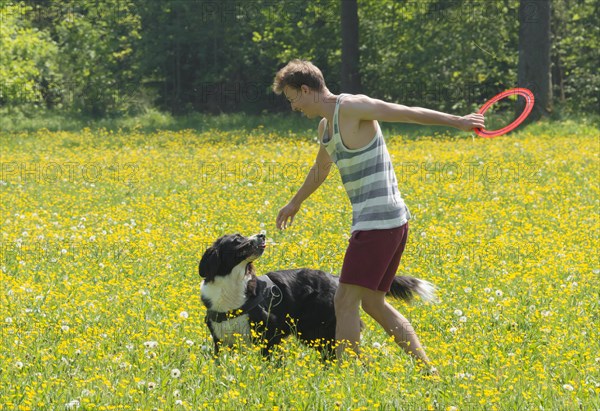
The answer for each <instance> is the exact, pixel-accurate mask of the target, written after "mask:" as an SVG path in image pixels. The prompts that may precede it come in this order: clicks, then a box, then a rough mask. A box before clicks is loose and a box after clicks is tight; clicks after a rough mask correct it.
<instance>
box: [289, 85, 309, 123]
mask: <svg viewBox="0 0 600 411" xmlns="http://www.w3.org/2000/svg"><path fill="white" fill-rule="evenodd" d="M283 94H284V95H285V98H287V100H288V101H289V102H290V105H291V107H292V110H294V111H300V112H302V113H304V115H305V116H306V117H308V118H312V117H314V116H315V115H316V114H315V113H314V112H313V103H314V101H313V96H314V92H313V91H312V90H311V89H310V88H309V87H308V86H304V85H303V86H301V87H300V88H294V87H292V86H285V87H284V89H283Z"/></svg>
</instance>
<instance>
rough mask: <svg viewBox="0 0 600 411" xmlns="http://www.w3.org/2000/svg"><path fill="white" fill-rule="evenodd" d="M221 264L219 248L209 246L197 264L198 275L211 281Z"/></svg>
mask: <svg viewBox="0 0 600 411" xmlns="http://www.w3.org/2000/svg"><path fill="white" fill-rule="evenodd" d="M220 265H221V256H220V255H219V250H217V249H216V248H215V247H211V248H209V249H208V250H206V252H205V253H204V255H203V256H202V259H201V260H200V264H198V271H199V274H200V277H202V278H205V279H206V280H207V281H212V280H213V279H214V278H215V276H216V275H217V272H218V270H219V266H220Z"/></svg>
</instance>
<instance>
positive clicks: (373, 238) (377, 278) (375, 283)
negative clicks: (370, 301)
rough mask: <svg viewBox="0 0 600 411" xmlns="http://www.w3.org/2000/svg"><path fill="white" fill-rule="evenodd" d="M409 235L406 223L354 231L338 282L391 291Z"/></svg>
mask: <svg viewBox="0 0 600 411" xmlns="http://www.w3.org/2000/svg"><path fill="white" fill-rule="evenodd" d="M407 238H408V223H406V224H404V225H403V226H401V227H397V228H390V229H385V230H365V231H355V232H353V233H352V236H351V237H350V244H349V245H348V249H347V250H346V255H345V256H344V265H343V266H342V274H341V275H340V283H344V284H352V285H359V286H361V287H365V288H369V289H371V290H375V291H385V292H388V291H390V286H391V285H392V281H393V280H394V277H395V276H396V271H397V270H398V265H399V264H400V258H401V257H402V253H403V252H404V246H405V245H406V239H407Z"/></svg>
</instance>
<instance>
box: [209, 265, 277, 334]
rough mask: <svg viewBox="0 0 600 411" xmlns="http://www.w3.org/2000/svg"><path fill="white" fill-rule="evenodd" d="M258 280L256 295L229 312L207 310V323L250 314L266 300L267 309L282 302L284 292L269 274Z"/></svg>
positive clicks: (257, 278) (220, 321)
mask: <svg viewBox="0 0 600 411" xmlns="http://www.w3.org/2000/svg"><path fill="white" fill-rule="evenodd" d="M256 281H257V283H256V294H255V295H254V297H252V298H251V299H249V300H248V301H246V302H245V303H244V305H242V306H241V307H240V308H236V309H235V310H229V311H227V312H220V311H213V310H207V311H206V318H205V321H206V322H207V323H208V322H209V321H211V322H215V323H222V322H224V321H227V320H231V319H233V318H237V317H239V316H241V315H244V314H248V313H249V312H250V311H252V310H253V309H255V308H256V307H258V306H259V305H260V304H261V303H262V302H264V301H268V304H267V305H266V308H267V309H269V308H271V307H275V306H276V305H278V304H279V303H280V302H281V298H282V296H283V294H282V293H281V290H280V289H279V287H277V286H276V285H275V284H274V283H273V281H271V279H270V278H269V277H268V276H266V275H263V276H260V277H256Z"/></svg>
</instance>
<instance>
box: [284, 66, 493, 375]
mask: <svg viewBox="0 0 600 411" xmlns="http://www.w3.org/2000/svg"><path fill="white" fill-rule="evenodd" d="M273 90H274V91H275V93H277V94H281V93H284V94H285V97H286V98H287V99H288V100H289V102H290V104H291V106H292V110H294V111H301V112H302V113H304V114H305V115H306V116H307V117H309V118H315V117H320V118H321V121H320V123H319V129H318V130H319V143H320V147H319V152H318V153H317V158H316V161H315V164H314V165H313V166H312V168H311V169H310V171H309V173H308V176H307V177H306V179H305V181H304V183H303V184H302V186H301V187H300V189H299V190H298V192H297V193H296V195H294V197H293V198H292V199H291V200H290V202H289V203H288V204H287V205H286V206H284V207H283V208H282V209H281V210H280V211H279V214H278V215H277V227H278V228H279V229H280V230H281V229H285V228H287V227H288V226H290V225H291V224H292V223H293V221H294V216H295V215H296V214H297V213H298V211H299V210H300V205H301V204H302V202H303V201H304V200H306V199H307V198H308V197H309V196H310V195H311V194H312V193H313V192H314V191H315V190H316V189H317V188H318V187H319V186H320V185H321V184H322V183H323V181H325V179H326V178H327V175H328V174H329V171H330V168H331V164H332V163H334V162H335V163H336V165H337V166H338V169H339V171H340V175H341V177H342V182H343V183H344V187H345V189H346V192H347V193H348V196H349V197H350V201H351V203H352V213H353V216H352V217H353V218H352V229H351V234H352V235H351V238H350V244H349V246H348V249H347V250H346V255H345V257H344V263H343V266H342V271H341V275H340V286H339V289H338V291H337V293H336V295H335V299H334V305H335V313H336V317H337V327H336V340H337V341H338V347H337V348H336V350H337V355H338V358H340V357H341V356H342V354H343V353H344V351H345V350H347V349H350V350H351V351H353V352H354V353H355V354H357V355H358V354H359V347H358V344H359V340H360V312H359V310H360V306H361V304H362V307H363V309H364V310H365V312H366V313H367V314H369V315H370V316H371V317H373V318H374V319H375V321H377V322H378V323H379V324H380V325H381V326H382V327H383V328H384V329H385V331H386V332H387V333H388V334H390V335H392V336H393V337H394V339H395V341H396V343H397V344H398V345H399V346H400V347H402V349H404V350H405V351H406V352H407V353H409V354H411V355H412V356H414V357H415V358H416V359H418V360H420V361H422V362H423V363H424V365H428V364H429V359H428V358H427V355H426V354H425V351H424V350H423V348H422V346H421V343H420V342H419V339H418V337H417V336H416V334H415V331H414V329H413V328H412V326H411V324H410V323H409V322H408V320H407V319H406V318H404V317H403V316H402V315H401V314H400V313H399V312H398V311H396V309H394V307H392V306H391V305H390V304H388V303H387V302H386V301H385V294H386V292H387V291H389V287H390V284H391V281H392V279H393V277H394V276H395V274H396V270H397V268H398V265H399V262H400V257H401V256H402V252H403V250H404V245H405V243H406V239H407V234H408V220H409V219H410V214H409V212H408V209H407V207H406V205H405V204H404V201H403V199H402V197H401V196H400V192H399V191H398V184H397V180H396V175H395V173H394V169H393V166H392V163H391V161H390V156H389V154H388V151H387V148H386V145H385V141H384V139H383V135H382V133H381V129H380V128H379V124H378V122H377V121H378V120H380V121H390V122H405V123H418V124H430V125H442V126H451V127H455V128H459V129H461V130H465V131H468V130H472V129H473V128H477V127H484V117H483V116H482V115H480V114H470V115H468V116H465V117H458V116H453V115H450V114H445V113H441V112H437V111H433V110H428V109H424V108H419V107H406V106H402V105H399V104H393V103H387V102H385V101H381V100H377V99H373V98H370V97H367V96H365V95H350V94H341V95H337V96H336V95H334V94H333V93H331V92H330V91H329V90H328V89H327V87H326V85H325V80H324V78H323V74H322V73H321V71H320V70H319V69H318V68H317V67H316V66H315V65H313V64H312V63H310V62H308V61H303V60H292V61H290V62H289V63H288V64H287V65H286V66H285V67H283V68H282V69H281V70H279V72H278V73H277V75H276V76H275V80H274V83H273Z"/></svg>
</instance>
